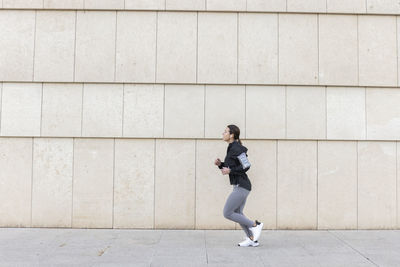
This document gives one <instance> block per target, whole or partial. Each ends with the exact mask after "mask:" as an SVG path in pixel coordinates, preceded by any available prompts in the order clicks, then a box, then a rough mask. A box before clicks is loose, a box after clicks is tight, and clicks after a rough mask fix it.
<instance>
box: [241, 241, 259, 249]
mask: <svg viewBox="0 0 400 267" xmlns="http://www.w3.org/2000/svg"><path fill="white" fill-rule="evenodd" d="M259 245H260V243H258V242H257V243H254V244H253V245H248V246H241V245H240V244H238V247H244V248H247V247H258V246H259Z"/></svg>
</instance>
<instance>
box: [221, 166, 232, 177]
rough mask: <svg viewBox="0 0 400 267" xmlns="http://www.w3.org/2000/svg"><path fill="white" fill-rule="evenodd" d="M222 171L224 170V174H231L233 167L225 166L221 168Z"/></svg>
mask: <svg viewBox="0 0 400 267" xmlns="http://www.w3.org/2000/svg"><path fill="white" fill-rule="evenodd" d="M221 172H222V174H223V175H226V174H229V173H230V172H231V169H229V168H226V167H223V168H222V169H221Z"/></svg>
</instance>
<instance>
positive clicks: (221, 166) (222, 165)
mask: <svg viewBox="0 0 400 267" xmlns="http://www.w3.org/2000/svg"><path fill="white" fill-rule="evenodd" d="M217 167H218V168H220V169H222V168H223V167H225V165H224V162H222V161H221V165H219V166H217Z"/></svg>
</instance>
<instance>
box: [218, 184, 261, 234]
mask: <svg viewBox="0 0 400 267" xmlns="http://www.w3.org/2000/svg"><path fill="white" fill-rule="evenodd" d="M249 193H250V191H249V190H247V189H244V188H242V187H240V186H233V191H232V193H231V194H230V195H229V197H228V199H227V200H226V203H225V207H224V217H225V218H227V219H228V220H231V221H234V222H237V223H239V224H240V226H241V227H242V229H243V231H244V232H245V233H246V235H247V237H251V236H253V234H252V233H251V231H250V229H249V228H250V227H253V225H254V222H253V221H250V220H249V219H247V218H246V216H244V214H243V209H244V205H245V204H246V199H247V196H248V195H249Z"/></svg>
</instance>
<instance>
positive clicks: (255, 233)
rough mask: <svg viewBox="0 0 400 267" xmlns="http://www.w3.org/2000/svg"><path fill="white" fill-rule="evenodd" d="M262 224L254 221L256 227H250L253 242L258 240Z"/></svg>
mask: <svg viewBox="0 0 400 267" xmlns="http://www.w3.org/2000/svg"><path fill="white" fill-rule="evenodd" d="M263 226H264V224H263V223H260V222H258V221H256V226H254V227H250V231H251V232H252V233H253V240H254V241H257V240H258V239H259V238H260V235H261V230H262V228H263Z"/></svg>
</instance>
